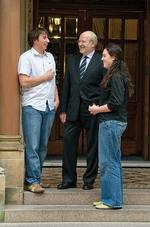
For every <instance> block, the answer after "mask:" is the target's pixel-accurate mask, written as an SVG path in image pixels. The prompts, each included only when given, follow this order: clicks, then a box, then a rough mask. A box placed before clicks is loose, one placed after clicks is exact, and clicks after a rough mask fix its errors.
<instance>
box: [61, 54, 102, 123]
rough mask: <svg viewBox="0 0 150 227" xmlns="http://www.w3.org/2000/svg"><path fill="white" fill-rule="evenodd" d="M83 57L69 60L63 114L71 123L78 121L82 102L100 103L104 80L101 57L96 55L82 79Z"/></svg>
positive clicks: (62, 105) (62, 97)
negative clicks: (101, 86) (80, 72)
mask: <svg viewBox="0 0 150 227" xmlns="http://www.w3.org/2000/svg"><path fill="white" fill-rule="evenodd" d="M81 57H82V56H81V55H79V56H73V57H71V58H70V59H69V61H68V67H67V71H66V75H65V78H64V82H63V89H62V95H61V112H66V114H67V119H68V120H70V121H75V120H77V118H78V113H79V107H80V101H81V100H82V101H84V102H87V103H89V104H92V103H98V102H99V98H100V86H99V84H100V82H101V80H102V78H103V66H102V61H101V56H100V54H98V53H96V52H95V53H94V55H93V57H92V59H91V60H90V62H89V65H88V67H87V69H86V72H85V74H84V77H83V78H82V79H80V76H79V64H80V60H81Z"/></svg>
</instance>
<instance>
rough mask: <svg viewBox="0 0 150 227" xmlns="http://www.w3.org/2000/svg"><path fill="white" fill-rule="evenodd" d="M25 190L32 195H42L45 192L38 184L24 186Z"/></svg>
mask: <svg viewBox="0 0 150 227" xmlns="http://www.w3.org/2000/svg"><path fill="white" fill-rule="evenodd" d="M25 189H26V190H28V191H30V192H33V193H43V192H45V189H44V188H42V187H41V185H40V184H30V185H28V186H27V185H26V188H25Z"/></svg>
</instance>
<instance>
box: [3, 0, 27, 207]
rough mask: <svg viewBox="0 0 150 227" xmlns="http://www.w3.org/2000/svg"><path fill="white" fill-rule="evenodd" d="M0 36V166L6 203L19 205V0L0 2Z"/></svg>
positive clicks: (21, 167) (21, 166) (21, 161)
mask: <svg viewBox="0 0 150 227" xmlns="http://www.w3.org/2000/svg"><path fill="white" fill-rule="evenodd" d="M0 34H1V35H0V36H1V38H0V50H1V53H0V166H1V167H3V168H4V170H5V175H6V203H18V204H19V203H22V201H23V178H24V158H23V146H22V145H21V143H20V139H21V136H20V101H19V85H18V76H17V64H18V57H19V55H20V0H13V1H12V0H0Z"/></svg>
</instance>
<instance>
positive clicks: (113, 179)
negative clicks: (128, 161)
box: [98, 120, 127, 208]
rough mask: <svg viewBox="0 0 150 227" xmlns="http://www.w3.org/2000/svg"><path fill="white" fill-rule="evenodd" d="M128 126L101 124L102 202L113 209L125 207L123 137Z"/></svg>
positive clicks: (100, 166)
mask: <svg viewBox="0 0 150 227" xmlns="http://www.w3.org/2000/svg"><path fill="white" fill-rule="evenodd" d="M126 126H127V123H126V122H120V121H116V120H110V121H104V122H102V123H100V124H99V144H98V146H99V148H98V150H99V168H100V181H101V199H100V200H101V201H102V202H103V203H104V204H105V205H108V206H110V207H113V208H121V207H122V205H123V184H122V167H121V136H122V134H123V132H124V130H125V129H126Z"/></svg>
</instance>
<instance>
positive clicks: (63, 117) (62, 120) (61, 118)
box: [59, 113, 66, 124]
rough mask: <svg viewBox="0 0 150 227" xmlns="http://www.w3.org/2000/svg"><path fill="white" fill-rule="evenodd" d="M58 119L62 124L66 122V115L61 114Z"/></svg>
mask: <svg viewBox="0 0 150 227" xmlns="http://www.w3.org/2000/svg"><path fill="white" fill-rule="evenodd" d="M59 117H60V120H61V123H63V124H64V123H65V122H66V113H61V114H60V116H59Z"/></svg>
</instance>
